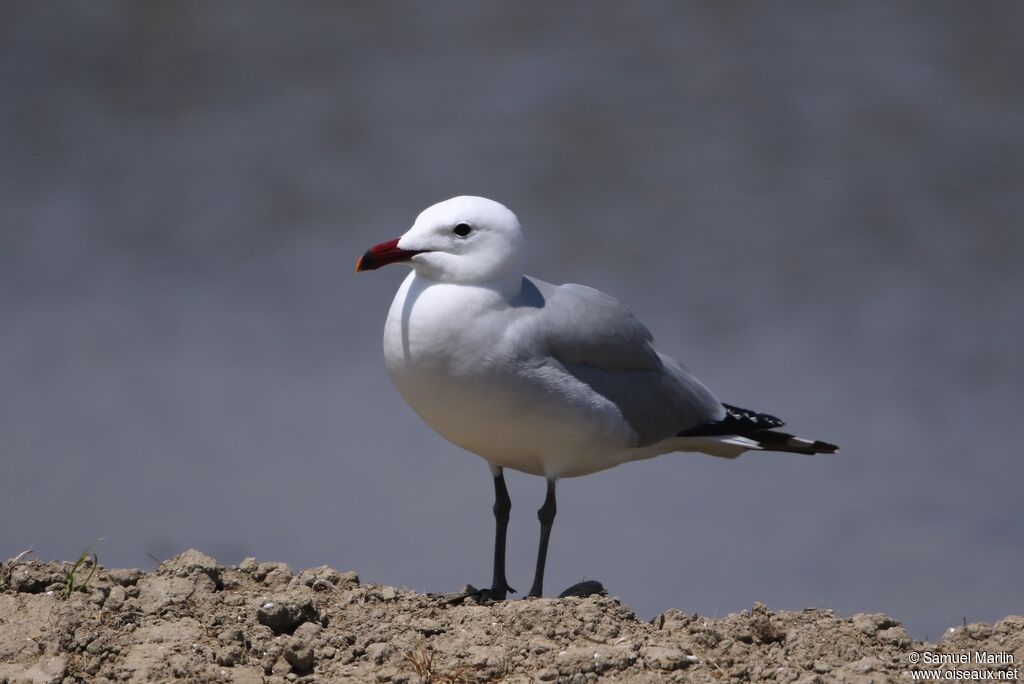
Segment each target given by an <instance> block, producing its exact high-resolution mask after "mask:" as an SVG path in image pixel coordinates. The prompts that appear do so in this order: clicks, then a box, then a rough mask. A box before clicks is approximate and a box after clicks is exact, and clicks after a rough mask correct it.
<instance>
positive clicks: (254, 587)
mask: <svg viewBox="0 0 1024 684" xmlns="http://www.w3.org/2000/svg"><path fill="white" fill-rule="evenodd" d="M70 568H71V564H68V563H41V562H38V561H26V560H24V559H22V560H17V561H15V560H12V561H7V562H4V563H2V564H0V684H14V683H21V682H33V683H38V682H108V681H110V682H113V681H126V682H157V681H159V682H163V681H171V680H184V681H190V682H253V683H256V682H280V683H281V684H284V683H286V682H296V683H305V682H394V683H396V684H401V683H407V684H419V683H427V682H434V683H445V682H460V683H461V682H484V681H506V682H572V683H573V684H584V683H585V682H595V681H627V682H663V681H664V682H689V681H723V682H724V681H751V682H760V681H771V682H802V683H803V682H806V683H810V682H828V681H839V682H887V681H911V680H912V674H911V672H910V671H911V670H917V671H922V670H937V671H938V676H939V677H942V678H944V679H953V678H955V679H960V678H963V677H964V673H966V677H967V678H975V679H977V678H985V677H986V676H988V677H995V678H1010V679H1012V678H1013V677H1012V676H1013V675H1015V674H1016V675H1017V677H1018V678H1019V673H1018V670H1017V669H1018V668H1020V667H1021V663H1024V617H1008V618H1006V619H1004V620H1001V621H999V622H998V623H996V624H995V625H992V626H989V625H984V624H972V625H967V626H961V627H958V628H956V629H953V630H951V631H950V632H948V633H947V634H946V635H945V638H944V639H943V641H942V642H941V643H938V644H927V643H921V642H912V641H911V640H910V639H908V638H907V634H906V632H905V631H904V630H903V628H902V627H901V626H900V624H899V622H897V621H896V620H893V619H892V618H889V617H887V616H885V615H882V614H858V615H854V616H852V617H840V616H837V615H834V614H833V613H831V612H829V611H823V610H805V611H803V612H784V611H779V612H774V611H771V610H769V609H767V608H766V607H765V606H763V605H761V604H755V605H754V606H753V607H752V608H751V609H750V610H746V611H743V612H741V613H739V614H733V615H728V616H726V617H724V618H721V619H714V620H712V619H708V618H705V617H701V616H698V615H687V614H685V613H681V612H679V611H677V610H669V611H666V612H665V613H663V614H661V615H659V616H658V617H656V618H655V619H654V620H653V621H652V622H642V621H640V620H638V619H637V617H636V616H635V615H634V614H633V613H632V611H630V609H629V608H628V607H627V606H624V605H622V604H621V603H620V602H619V601H618V600H616V599H614V598H602V597H590V598H585V599H580V598H569V599H530V600H513V601H507V602H503V603H498V604H493V605H486V606H482V605H476V604H475V603H474V602H473V601H472V600H469V601H466V602H463V603H462V604H460V605H443V604H440V603H439V602H438V601H437V600H436V599H434V598H430V597H428V596H424V595H422V594H416V593H413V592H409V591H404V590H401V589H395V588H394V587H387V586H381V585H376V584H365V583H362V582H360V580H359V578H358V577H357V576H356V574H355V573H353V572H339V571H337V570H333V569H331V568H328V567H319V568H312V569H309V570H303V571H302V572H299V573H294V572H292V571H291V570H290V569H289V568H288V566H287V565H285V564H283V563H260V562H257V561H256V560H253V559H246V560H245V561H243V562H242V563H241V564H239V565H238V566H230V567H224V566H221V565H219V564H218V563H217V562H216V561H215V560H214V559H212V558H210V557H209V556H206V555H204V554H202V553H199V552H198V551H187V552H185V553H183V554H181V555H179V556H177V557H175V558H173V559H171V560H169V561H167V562H165V563H163V564H162V565H161V566H160V567H159V568H158V569H157V570H156V571H155V572H152V573H149V572H143V571H140V570H109V569H106V568H102V567H100V568H98V569H97V571H96V572H95V573H94V575H93V577H92V578H91V579H90V580H89V582H88V585H87V586H86V587H85V588H84V589H82V590H80V591H73V592H71V593H70V595H68V596H65V594H66V593H67V592H66V586H67V580H66V578H67V573H68V570H69V569H70ZM88 574H89V568H88V567H79V568H78V571H77V573H76V576H77V582H78V583H81V582H83V581H84V580H85V579H86V577H87V576H88ZM980 652H984V653H985V654H988V655H981V656H979V655H977V653H980ZM914 654H917V655H916V657H919V658H920V659H921V660H922V662H921V663H919V664H918V665H916V666H914V665H913V664H912V662H911V660H912V659H913V658H914V657H915V655H914ZM962 658H968V659H970V660H971V661H972V662H971V663H969V664H963V663H959V664H958V663H945V664H942V665H941V666H940V664H938V661H940V660H943V659H945V660H950V659H962ZM977 659H988V660H992V659H996V660H1001V661H1003V662H995V663H986V664H977V663H975V662H973V661H975V660H977ZM929 661H931V662H930V663H929ZM946 672H949V673H950V674H946ZM972 673H974V674H972ZM987 673H991V674H987Z"/></svg>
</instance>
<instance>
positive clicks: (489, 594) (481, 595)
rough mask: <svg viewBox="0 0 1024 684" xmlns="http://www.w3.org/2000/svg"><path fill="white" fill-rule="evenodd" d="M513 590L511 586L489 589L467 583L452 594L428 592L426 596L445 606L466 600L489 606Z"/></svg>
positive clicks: (501, 599)
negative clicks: (460, 589)
mask: <svg viewBox="0 0 1024 684" xmlns="http://www.w3.org/2000/svg"><path fill="white" fill-rule="evenodd" d="M515 591H516V590H515V589H513V588H512V587H505V588H504V589H495V588H494V587H491V588H490V589H477V588H476V587H474V586H473V585H472V584H467V585H466V586H464V587H463V588H462V591H457V592H455V593H454V594H428V596H430V597H431V598H434V599H437V601H438V603H440V604H442V605H446V606H457V605H461V604H462V603H463V602H464V601H466V600H472V601H475V602H476V603H477V604H479V605H481V606H489V605H491V604H492V603H497V602H498V601H504V600H505V597H506V596H507V595H508V593H509V592H512V593H515Z"/></svg>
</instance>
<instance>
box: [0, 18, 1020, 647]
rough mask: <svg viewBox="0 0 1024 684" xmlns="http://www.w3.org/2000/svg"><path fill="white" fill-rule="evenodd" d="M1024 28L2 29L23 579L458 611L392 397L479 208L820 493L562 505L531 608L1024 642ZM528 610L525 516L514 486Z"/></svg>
mask: <svg viewBox="0 0 1024 684" xmlns="http://www.w3.org/2000/svg"><path fill="white" fill-rule="evenodd" d="M1022 19H1024V10H1022V6H1021V5H1020V4H1010V3H985V4H973V3H972V4H962V3H957V4H954V3H901V4H898V5H893V4H886V3H845V4H842V5H837V4H830V5H821V4H812V3H808V4H804V3H786V4H752V3H751V4H746V3H740V4H728V5H725V4H718V3H686V4H683V3H630V4H629V5H628V6H626V5H612V4H608V5H604V4H600V3H596V4H595V3H586V4H583V3H578V4H577V3H559V4H542V3H536V4H522V3H462V4H459V3H412V2H409V3H382V4H381V3H301V4H287V5H285V4H284V3H279V4H254V3H198V2H180V3H129V2H124V3H117V2H113V3H90V2H78V3H57V2H54V3H27V2H23V3H17V2H7V3H3V4H2V5H0V317H2V318H0V385H2V388H3V389H2V392H0V458H2V479H0V521H2V523H0V556H3V557H9V556H12V555H14V554H15V553H17V552H19V551H21V550H22V549H24V548H26V547H29V546H32V547H34V548H35V549H36V551H37V553H38V555H40V556H42V557H44V558H64V559H68V558H73V557H75V556H77V554H78V553H79V552H80V551H81V549H82V548H83V547H84V546H85V545H86V544H88V543H89V542H90V541H92V540H93V539H95V538H96V537H101V536H102V537H105V538H106V541H104V542H102V543H101V544H100V545H99V546H98V547H97V550H98V551H99V554H100V558H101V561H102V562H103V563H104V564H106V565H108V566H120V565H134V566H142V567H151V566H152V561H151V560H150V559H149V557H148V555H147V554H153V555H154V556H156V557H159V558H164V557H167V556H169V555H171V554H173V553H176V552H179V551H181V550H183V549H185V548H188V547H197V548H199V549H202V550H204V551H206V552H208V553H211V554H213V555H215V556H217V557H218V558H219V559H220V560H221V561H222V562H226V563H230V562H237V561H239V560H240V559H241V558H242V557H243V556H246V555H255V556H257V557H258V558H260V559H264V560H283V561H287V562H288V563H290V564H291V565H292V566H293V567H296V568H301V567H308V566H312V565H317V564H321V563H327V564H330V565H333V566H335V567H338V568H340V569H345V570H348V569H353V570H356V571H358V572H359V573H360V574H361V576H362V577H363V578H364V579H365V580H367V581H373V582H381V583H389V584H395V585H404V586H408V587H413V588H416V589H419V590H432V591H442V590H454V589H457V588H458V587H460V586H461V585H462V584H464V583H466V582H474V583H477V584H481V583H486V582H487V581H488V579H489V577H490V567H489V563H490V560H489V559H490V553H491V550H490V545H491V535H492V524H493V523H492V518H491V514H490V505H491V497H492V491H491V484H490V480H489V476H488V472H487V468H486V466H485V464H484V463H483V461H481V460H479V459H478V458H476V457H475V456H472V455H468V454H466V453H464V452H460V451H459V450H458V449H456V448H455V447H453V446H451V445H449V444H447V443H445V442H444V441H443V440H441V439H440V438H439V437H437V436H436V435H434V434H433V433H432V432H431V431H430V430H429V428H427V427H426V426H425V425H423V424H422V423H421V422H420V421H419V419H418V418H417V417H416V416H415V415H414V414H413V413H412V411H411V410H410V409H408V408H407V407H406V406H405V405H404V404H403V402H402V401H401V399H400V398H399V397H398V395H397V394H396V392H395V391H394V390H393V389H392V388H391V386H390V383H389V381H388V378H387V375H386V372H385V369H384V366H383V361H382V358H381V348H380V337H381V332H382V326H383V322H384V317H385V313H386V311H387V306H388V304H389V303H390V300H391V297H392V296H393V293H394V291H395V289H396V287H397V285H398V283H399V281H400V279H401V278H402V277H403V275H404V269H402V268H401V267H392V268H391V269H387V270H383V271H379V272H374V273H372V274H362V275H360V276H358V277H356V276H354V275H353V274H352V266H353V263H354V261H355V259H356V257H357V256H358V255H359V254H360V253H361V252H362V251H363V250H364V249H365V248H366V247H368V246H369V245H371V244H373V243H375V242H379V241H382V240H385V239H388V238H391V237H395V236H397V235H399V234H400V233H402V232H403V231H404V230H405V229H406V228H407V227H408V226H409V225H410V224H411V222H412V220H413V218H414V217H415V215H416V213H418V212H419V211H420V210H421V209H422V208H424V207H425V206H427V205H429V204H432V203H433V202H436V201H439V200H441V199H445V198H447V197H449V196H452V195H456V194H482V195H486V196H490V197H493V198H495V199H498V200H500V201H502V202H504V203H506V204H507V205H509V206H510V207H511V208H513V210H515V211H516V212H517V213H518V214H519V216H520V218H521V220H522V221H523V224H524V226H525V228H526V230H527V237H528V240H529V243H530V258H531V269H530V270H531V273H533V274H534V275H537V276H539V277H542V278H544V279H547V280H552V281H556V282H566V281H572V282H582V283H586V284H589V285H592V286H595V287H598V288H600V289H602V290H605V291H607V292H609V293H612V294H614V295H615V296H617V297H619V298H620V299H622V300H623V301H625V302H626V303H627V304H629V305H630V306H631V307H632V308H633V309H634V310H635V312H636V313H637V314H638V316H639V317H640V318H641V319H642V320H644V321H645V322H646V323H647V324H648V326H649V327H650V328H651V329H652V330H653V332H654V334H655V336H656V338H657V342H658V344H659V347H660V348H661V349H662V350H664V351H667V352H669V353H670V354H673V355H675V356H676V357H678V358H680V359H681V360H683V361H684V362H685V363H687V364H688V365H689V366H691V367H692V368H693V369H694V370H695V371H696V372H697V374H698V375H699V376H700V377H701V378H702V379H703V380H704V381H705V382H706V383H708V384H709V385H710V386H711V387H712V388H713V389H714V390H715V391H716V392H717V394H718V395H719V396H720V397H721V398H722V399H724V400H726V401H730V402H733V403H737V404H740V405H742V406H749V407H751V408H755V409H759V410H762V411H767V412H771V413H775V414H777V415H780V416H782V417H784V418H786V419H787V420H788V421H789V424H790V426H791V427H792V428H793V429H794V430H795V431H797V432H799V433H801V434H805V435H807V436H811V437H818V438H822V439H827V440H831V441H835V442H837V443H839V444H840V445H842V447H843V451H842V452H841V453H840V454H839V455H837V456H833V457H827V456H826V457H816V458H806V457H801V456H794V455H785V454H750V455H747V456H745V457H744V458H742V459H739V460H738V461H735V462H727V461H721V460H717V459H712V458H707V457H703V456H698V455H670V456H664V457H661V458H659V459H655V460H654V461H648V462H643V463H638V464H631V465H627V466H624V467H621V468H616V469H613V470H610V471H607V472H604V473H601V474H597V475H594V476H591V477H587V478H583V479H577V480H567V481H564V482H563V483H562V485H561V487H560V490H559V494H560V499H559V515H558V520H557V522H556V525H555V530H554V535H553V539H552V552H551V556H550V559H549V571H548V582H547V588H548V590H549V592H552V593H557V591H559V590H561V589H562V588H563V587H565V586H568V585H569V584H571V583H573V582H576V581H578V580H580V579H582V578H584V577H587V578H597V579H600V580H602V581H603V582H605V584H606V585H607V586H608V587H609V588H610V590H611V592H612V593H613V594H614V595H617V596H619V597H621V598H622V599H623V600H624V601H625V602H626V603H628V604H629V605H631V606H632V607H633V608H634V609H635V610H636V611H637V612H638V614H639V615H640V616H641V617H644V618H650V617H652V616H653V615H655V614H656V613H658V612H660V611H661V610H663V609H666V608H670V607H676V608H680V609H682V610H685V611H687V612H695V611H696V612H700V613H703V614H709V615H723V614H725V613H728V612H731V611H737V610H740V609H742V608H745V607H749V606H750V604H751V603H752V602H754V601H755V600H759V601H764V602H766V603H767V604H769V606H771V607H773V608H789V609H800V608H804V607H808V606H823V607H830V608H835V609H837V610H838V611H841V612H842V613H845V614H850V613H853V612H858V611H885V612H888V613H890V614H892V615H894V616H896V617H898V618H900V619H902V620H904V622H905V624H906V626H907V627H908V629H909V630H910V631H911V633H912V634H913V635H914V636H918V637H921V636H930V637H931V638H933V639H934V638H937V637H938V636H939V634H940V632H941V631H942V630H943V629H944V628H946V627H948V626H950V625H953V624H958V623H959V622H960V621H961V619H962V618H966V619H967V620H968V621H975V620H988V621H990V620H993V619H996V618H999V617H1002V616H1004V615H1006V614H1010V613H1021V612H1024V597H1022V594H1021V585H1020V582H1019V578H1020V568H1021V565H1022V562H1024V545H1022V544H1021V536H1022V529H1024V528H1022V522H1021V504H1020V502H1021V480H1022V475H1024V465H1022V460H1021V453H1020V452H1021V447H1022V445H1024V429H1022V424H1024V423H1022V421H1021V409H1022V406H1024V402H1022V398H1024V396H1022V395H1024V390H1022V387H1024V383H1022V381H1024V372H1022V369H1024V364H1022V363H1021V358H1020V354H1021V340H1022V332H1024V317H1022V316H1021V304H1020V297H1021V295H1022V294H1024V277H1022V269H1021V266H1020V261H1021V257H1022V252H1024V249H1022V248H1024V231H1022V230H1021V226H1020V216H1021V212H1022V210H1024V199H1022V193H1021V189H1022V181H1024V161H1022V160H1024V127H1022V114H1024V89H1022V88H1021V82H1020V74H1021V68H1022V67H1024V49H1022V47H1021V41H1020V29H1021V28H1022V25H1024V24H1022ZM509 479H510V489H511V494H512V499H513V509H512V516H513V520H512V526H511V531H510V542H509V544H510V572H509V577H510V581H511V582H512V584H513V585H514V586H516V587H518V588H519V589H520V590H525V589H527V588H528V585H529V581H530V577H531V572H532V564H533V556H534V548H535V543H536V535H537V521H536V517H535V515H534V511H535V510H536V508H537V507H538V506H539V505H540V503H541V500H542V498H543V484H542V482H541V481H540V480H538V479H536V478H531V477H528V476H522V475H517V474H512V475H511V476H510V478H509Z"/></svg>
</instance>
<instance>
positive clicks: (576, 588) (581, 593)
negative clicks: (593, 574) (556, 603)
mask: <svg viewBox="0 0 1024 684" xmlns="http://www.w3.org/2000/svg"><path fill="white" fill-rule="evenodd" d="M607 595H608V590H607V589H605V588H604V585H603V584H601V583H600V582H598V581H597V580H584V581H582V582H577V583H576V584H574V585H572V586H571V587H569V588H568V589H566V590H565V591H563V592H562V593H561V594H559V595H558V598H569V597H571V596H575V597H577V598H586V597H588V596H607Z"/></svg>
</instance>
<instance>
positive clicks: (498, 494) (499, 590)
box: [490, 468, 515, 601]
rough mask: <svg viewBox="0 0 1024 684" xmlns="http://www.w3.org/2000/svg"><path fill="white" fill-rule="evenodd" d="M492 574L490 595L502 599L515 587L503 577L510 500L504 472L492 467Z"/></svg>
mask: <svg viewBox="0 0 1024 684" xmlns="http://www.w3.org/2000/svg"><path fill="white" fill-rule="evenodd" d="M493 472H494V575H493V579H492V580H491V591H490V597H491V598H492V599H493V600H495V601H501V600H504V598H505V596H506V594H507V593H508V592H510V591H511V592H514V591H515V589H513V588H512V587H510V586H508V581H507V580H506V579H505V536H506V534H507V532H508V514H509V511H511V510H512V500H511V499H510V498H508V490H507V489H506V488H505V474H504V472H503V471H502V469H501V468H494V469H493Z"/></svg>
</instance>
